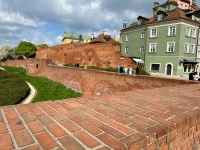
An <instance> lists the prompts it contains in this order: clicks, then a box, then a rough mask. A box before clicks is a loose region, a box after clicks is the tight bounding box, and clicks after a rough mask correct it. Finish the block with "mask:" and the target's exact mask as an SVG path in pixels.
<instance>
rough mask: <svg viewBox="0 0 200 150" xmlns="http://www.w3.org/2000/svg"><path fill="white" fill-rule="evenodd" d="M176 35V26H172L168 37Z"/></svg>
mask: <svg viewBox="0 0 200 150" xmlns="http://www.w3.org/2000/svg"><path fill="white" fill-rule="evenodd" d="M174 35H176V26H170V27H169V31H168V36H174Z"/></svg>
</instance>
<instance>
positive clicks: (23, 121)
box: [0, 84, 200, 150]
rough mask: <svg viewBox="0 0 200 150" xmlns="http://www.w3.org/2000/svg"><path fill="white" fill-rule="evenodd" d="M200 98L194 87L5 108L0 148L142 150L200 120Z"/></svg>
mask: <svg viewBox="0 0 200 150" xmlns="http://www.w3.org/2000/svg"><path fill="white" fill-rule="evenodd" d="M199 93H200V84H193V85H184V86H176V87H170V88H157V89H152V90H138V91H129V92H119V93H114V94H110V95H101V96H91V97H82V98H77V99H76V98H74V99H68V100H57V101H45V102H40V103H33V104H25V105H22V104H20V105H15V106H14V105H13V106H4V107H0V111H1V113H0V141H1V142H0V149H1V150H10V149H16V150H36V149H41V150H42V149H44V150H49V149H55V150H63V149H73V150H84V149H93V150H109V149H116V150H117V149H119V150H123V149H124V150H125V149H129V148H131V147H132V148H133V147H134V148H133V149H137V148H139V147H140V146H143V145H145V144H146V143H150V142H153V141H155V140H156V138H160V137H162V136H163V135H165V134H167V133H168V132H169V127H170V130H173V128H176V127H178V126H182V125H183V123H184V121H183V119H187V118H191V117H194V116H198V117H199V116H200V115H199V114H200V98H199ZM195 114H196V115H195ZM183 116H184V117H183ZM171 136H173V135H171ZM172 138H173V137H172ZM163 142H166V141H163ZM160 144H162V143H160ZM169 147H170V145H165V146H163V149H168V148H169ZM197 147H199V146H198V145H197ZM150 149H151V148H150ZM152 149H155V147H154V145H152Z"/></svg>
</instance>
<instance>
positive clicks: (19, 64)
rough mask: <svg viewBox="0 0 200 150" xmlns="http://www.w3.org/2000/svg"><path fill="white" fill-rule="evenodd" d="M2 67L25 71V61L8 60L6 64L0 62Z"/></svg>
mask: <svg viewBox="0 0 200 150" xmlns="http://www.w3.org/2000/svg"><path fill="white" fill-rule="evenodd" d="M1 65H2V66H12V67H21V68H24V69H26V60H8V61H6V62H1Z"/></svg>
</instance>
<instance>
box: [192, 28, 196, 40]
mask: <svg viewBox="0 0 200 150" xmlns="http://www.w3.org/2000/svg"><path fill="white" fill-rule="evenodd" d="M196 33H197V29H196V28H192V33H191V34H192V35H191V37H192V38H196Z"/></svg>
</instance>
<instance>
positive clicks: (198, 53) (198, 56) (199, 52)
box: [197, 50, 200, 58]
mask: <svg viewBox="0 0 200 150" xmlns="http://www.w3.org/2000/svg"><path fill="white" fill-rule="evenodd" d="M197 58H200V50H198V51H197Z"/></svg>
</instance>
